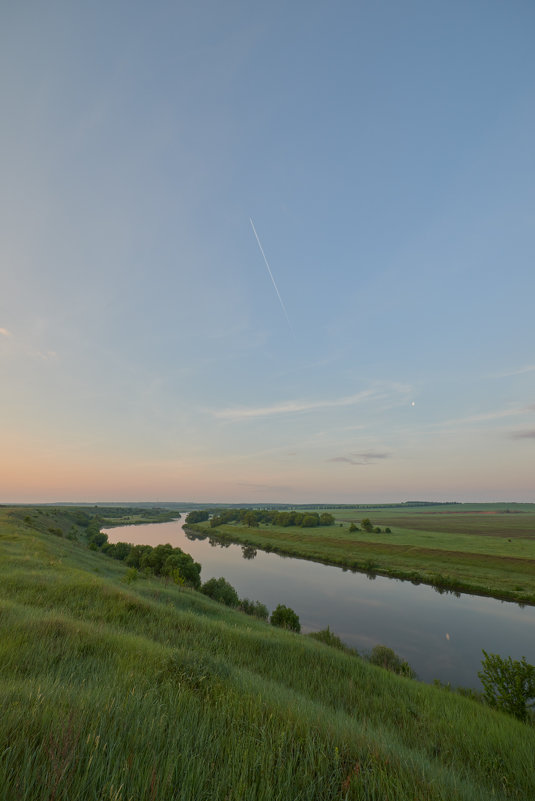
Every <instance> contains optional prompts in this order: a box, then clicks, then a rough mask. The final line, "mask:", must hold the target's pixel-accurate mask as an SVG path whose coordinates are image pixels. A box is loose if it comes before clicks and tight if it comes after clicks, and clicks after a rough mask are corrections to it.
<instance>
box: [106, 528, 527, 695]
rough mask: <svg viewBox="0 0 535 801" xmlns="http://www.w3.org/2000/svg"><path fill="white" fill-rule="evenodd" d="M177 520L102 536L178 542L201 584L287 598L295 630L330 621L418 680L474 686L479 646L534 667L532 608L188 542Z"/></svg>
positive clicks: (269, 601)
mask: <svg viewBox="0 0 535 801" xmlns="http://www.w3.org/2000/svg"><path fill="white" fill-rule="evenodd" d="M184 517H185V515H184ZM182 522H183V519H182V520H177V521H175V522H171V523H155V524H148V525H142V526H122V527H120V528H113V529H107V530H106V533H107V534H108V538H109V541H110V542H132V543H135V544H143V545H158V544H160V543H167V542H168V543H170V544H171V545H173V546H174V547H177V546H178V547H179V548H182V550H184V551H185V552H186V553H189V554H191V555H192V556H193V558H194V559H195V561H197V562H200V563H201V565H202V571H201V579H202V581H203V582H204V581H207V579H209V578H212V577H216V578H218V577H219V576H224V577H225V578H226V579H227V581H230V583H231V584H232V585H233V586H234V587H235V588H236V590H237V592H238V595H239V596H240V598H249V599H250V600H254V601H256V600H258V601H261V602H262V603H264V604H265V605H266V606H267V607H268V609H269V610H270V611H272V610H273V609H274V608H275V607H276V606H277V604H279V603H282V604H286V606H290V607H292V609H294V610H295V611H296V612H297V614H298V615H299V618H300V621H301V627H302V630H303V631H304V632H308V631H317V630H319V629H324V628H326V627H327V626H330V628H331V631H333V632H335V633H336V634H338V635H339V636H340V637H341V638H342V640H343V641H344V642H345V643H347V644H348V645H350V646H352V647H354V648H357V649H358V650H359V651H369V650H371V649H372V648H373V646H374V645H377V644H378V643H381V644H382V645H388V646H389V647H390V648H393V649H394V651H396V653H398V654H399V655H400V656H402V657H403V658H404V659H406V660H407V661H408V662H409V664H410V665H411V666H412V667H413V668H414V670H415V671H416V673H417V674H418V677H419V678H420V679H421V680H422V681H427V682H431V681H433V679H435V678H437V679H440V680H441V681H443V682H448V681H449V682H451V684H452V685H454V686H457V685H462V686H465V687H479V680H478V678H477V671H478V670H479V669H480V665H481V658H482V653H481V649H482V648H484V649H485V650H486V651H487V652H490V653H499V654H501V655H502V656H512V657H513V658H514V659H520V658H521V657H522V656H525V657H526V659H527V660H528V662H531V663H532V664H535V607H525V608H521V607H520V606H518V604H513V603H509V602H505V601H496V600H495V599H493V598H480V597H478V596H475V595H464V594H463V595H461V596H460V597H459V598H457V597H455V596H454V595H450V594H443V595H440V594H439V593H437V592H436V591H435V590H433V589H432V588H431V587H427V586H425V585H422V584H421V585H419V586H414V585H413V584H411V583H410V582H408V581H398V580H396V579H387V578H383V577H381V576H377V577H376V578H375V579H373V580H371V579H369V578H368V577H367V576H366V575H365V574H362V573H351V572H350V571H344V570H342V569H341V568H338V567H331V566H329V565H322V564H317V563H315V562H309V561H306V560H303V559H293V558H290V557H281V556H278V555H277V554H272V553H269V554H268V553H264V552H262V551H257V554H256V556H255V557H254V558H253V559H246V558H244V553H243V548H242V546H240V545H230V546H228V547H221V546H219V545H211V544H210V542H209V541H208V539H205V540H193V541H192V540H189V539H188V538H187V537H186V535H185V534H184V532H183V530H182Z"/></svg>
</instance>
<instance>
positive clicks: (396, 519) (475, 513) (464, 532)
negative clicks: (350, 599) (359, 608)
mask: <svg viewBox="0 0 535 801" xmlns="http://www.w3.org/2000/svg"><path fill="white" fill-rule="evenodd" d="M302 511H306V510H302ZM310 511H312V510H310ZM322 512H326V513H330V514H332V515H333V517H334V518H335V524H334V525H331V526H318V527H314V528H300V527H297V526H288V527H285V526H277V525H271V524H264V523H260V524H259V526H258V527H255V526H247V525H242V524H239V523H229V524H224V525H218V526H217V527H216V528H212V527H211V525H210V522H209V521H207V522H203V523H197V524H195V525H194V526H193V528H194V529H196V530H197V531H200V532H205V533H206V532H209V533H210V536H215V537H219V538H221V539H223V540H224V539H227V540H231V541H233V542H239V543H242V544H248V545H253V546H255V547H257V548H262V549H264V550H267V551H275V552H277V553H284V554H287V555H290V556H295V557H300V558H304V559H312V560H314V561H319V562H325V563H327V564H334V565H339V566H341V567H346V568H349V569H351V570H362V571H366V572H369V573H376V574H379V575H385V576H391V577H395V578H404V579H408V580H411V581H414V582H417V583H418V582H420V583H426V584H431V585H433V586H436V587H442V588H444V589H445V590H452V591H465V592H472V593H476V594H481V595H489V596H493V597H496V598H503V599H507V600H514V601H518V602H520V603H529V604H535V505H534V504H510V505H506V504H471V505H469V504H452V505H451V506H450V505H446V504H444V505H437V506H424V507H403V506H401V507H399V508H395V507H390V506H389V507H380V506H379V507H366V508H354V509H347V508H345V509H339V508H333V509H323V508H322ZM365 518H368V519H369V520H371V522H372V523H373V528H374V529H376V528H380V529H381V531H380V532H377V531H375V530H372V531H365V530H362V528H360V523H361V521H362V520H363V519H365ZM351 524H353V525H354V526H356V527H357V528H358V529H359V530H357V531H351V530H350V526H351ZM387 528H389V529H390V531H389V532H386V531H385V529H387Z"/></svg>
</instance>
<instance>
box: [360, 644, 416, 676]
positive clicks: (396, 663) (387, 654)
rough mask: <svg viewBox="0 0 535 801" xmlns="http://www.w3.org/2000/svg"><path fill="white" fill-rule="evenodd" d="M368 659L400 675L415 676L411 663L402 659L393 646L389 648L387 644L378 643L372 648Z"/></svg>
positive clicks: (373, 663)
mask: <svg viewBox="0 0 535 801" xmlns="http://www.w3.org/2000/svg"><path fill="white" fill-rule="evenodd" d="M368 661H369V662H371V664H372V665H378V666H379V667H382V668H384V669H385V670H389V671H390V672H391V673H397V674H398V675H399V676H407V677H408V678H410V679H413V678H414V677H415V673H414V670H413V669H412V668H411V666H410V665H409V663H408V662H406V661H405V660H404V659H401V657H399V656H398V655H397V654H396V652H395V651H393V650H392V648H387V647H386V645H376V646H375V647H374V648H373V649H372V652H371V654H370V656H369V657H368Z"/></svg>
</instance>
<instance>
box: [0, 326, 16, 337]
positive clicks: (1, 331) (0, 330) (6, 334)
mask: <svg viewBox="0 0 535 801" xmlns="http://www.w3.org/2000/svg"><path fill="white" fill-rule="evenodd" d="M0 334H2V336H4V337H7V338H8V339H10V338H11V337H12V336H13V334H12V333H11V331H8V330H7V328H0Z"/></svg>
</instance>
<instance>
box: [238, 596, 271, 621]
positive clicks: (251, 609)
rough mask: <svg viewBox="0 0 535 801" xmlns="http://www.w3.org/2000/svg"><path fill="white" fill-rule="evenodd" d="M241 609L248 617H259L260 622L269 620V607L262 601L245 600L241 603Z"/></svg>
mask: <svg viewBox="0 0 535 801" xmlns="http://www.w3.org/2000/svg"><path fill="white" fill-rule="evenodd" d="M240 609H241V611H242V612H245V614H246V615H252V616H253V617H258V618H260V620H267V619H268V617H269V611H268V608H267V606H264V604H262V603H260V601H250V600H249V599H248V598H243V599H242V600H241V601H240Z"/></svg>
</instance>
